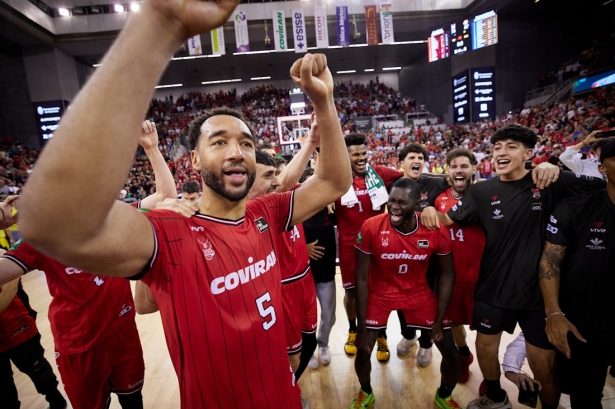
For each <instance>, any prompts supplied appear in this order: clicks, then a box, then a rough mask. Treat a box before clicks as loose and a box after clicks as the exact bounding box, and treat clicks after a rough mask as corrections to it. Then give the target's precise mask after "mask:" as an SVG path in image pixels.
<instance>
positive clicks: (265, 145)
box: [258, 143, 275, 151]
mask: <svg viewBox="0 0 615 409" xmlns="http://www.w3.org/2000/svg"><path fill="white" fill-rule="evenodd" d="M264 149H273V150H275V148H274V147H273V145H272V144H270V143H263V144H260V145H259V146H258V150H260V151H262V150H264Z"/></svg>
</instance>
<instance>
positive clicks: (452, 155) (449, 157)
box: [446, 148, 476, 166]
mask: <svg viewBox="0 0 615 409" xmlns="http://www.w3.org/2000/svg"><path fill="white" fill-rule="evenodd" d="M461 156H465V157H466V158H468V159H470V165H472V166H474V165H476V156H474V154H473V153H472V152H470V151H469V150H467V149H465V148H459V149H453V150H452V151H450V152H449V153H447V154H446V164H447V165H450V164H451V162H452V161H453V159H456V158H459V157H461Z"/></svg>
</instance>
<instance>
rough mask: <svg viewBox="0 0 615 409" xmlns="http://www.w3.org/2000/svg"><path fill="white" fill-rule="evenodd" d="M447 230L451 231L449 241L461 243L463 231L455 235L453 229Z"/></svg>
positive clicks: (458, 231)
mask: <svg viewBox="0 0 615 409" xmlns="http://www.w3.org/2000/svg"><path fill="white" fill-rule="evenodd" d="M449 230H450V231H451V241H455V240H459V241H463V230H462V229H459V230H457V233H455V229H453V228H450V229H449ZM455 236H457V238H455Z"/></svg>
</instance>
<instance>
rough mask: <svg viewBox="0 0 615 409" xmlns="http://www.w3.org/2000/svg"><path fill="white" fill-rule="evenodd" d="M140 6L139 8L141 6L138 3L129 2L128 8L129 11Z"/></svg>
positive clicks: (135, 9)
mask: <svg viewBox="0 0 615 409" xmlns="http://www.w3.org/2000/svg"><path fill="white" fill-rule="evenodd" d="M140 8H141V6H139V3H130V10H131V11H139V9H140Z"/></svg>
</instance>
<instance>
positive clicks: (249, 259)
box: [142, 192, 301, 409]
mask: <svg viewBox="0 0 615 409" xmlns="http://www.w3.org/2000/svg"><path fill="white" fill-rule="evenodd" d="M293 196H294V192H287V193H282V194H277V193H274V194H269V195H265V196H261V197H258V198H256V199H253V200H250V201H248V202H247V204H246V212H245V216H244V217H242V218H240V219H239V220H226V219H219V218H215V217H211V216H206V215H201V214H196V215H195V216H193V217H191V218H186V217H184V216H182V215H180V214H177V213H175V212H172V211H166V210H154V211H150V212H145V213H144V214H145V215H146V217H147V218H148V219H149V220H150V222H151V223H152V226H153V228H154V231H155V237H156V246H155V253H154V256H153V258H152V265H151V268H150V270H149V271H148V272H147V273H145V275H144V276H143V277H142V281H143V282H144V283H146V284H147V285H149V287H150V289H151V290H152V293H153V294H154V296H155V298H156V301H157V303H158V306H159V308H160V314H161V318H162V323H163V327H164V332H165V337H166V341H167V347H168V349H169V353H170V355H171V360H172V361H173V366H174V367H175V371H176V373H177V377H178V379H179V389H180V395H181V406H182V408H186V409H192V408H203V407H206V408H223V409H229V408H270V409H276V408H279V409H287V408H290V409H294V408H301V400H300V397H299V396H300V390H299V387H298V385H296V384H295V381H294V377H293V373H292V371H291V369H290V365H289V363H288V357H287V353H286V334H285V328H284V319H283V317H284V316H283V314H284V312H283V300H282V294H281V292H282V291H281V287H282V284H281V272H280V268H281V266H280V260H278V257H277V253H276V251H275V250H274V242H275V239H274V237H275V236H277V235H279V234H283V233H284V232H285V231H286V230H288V229H289V226H290V221H291V219H292V209H293Z"/></svg>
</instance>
